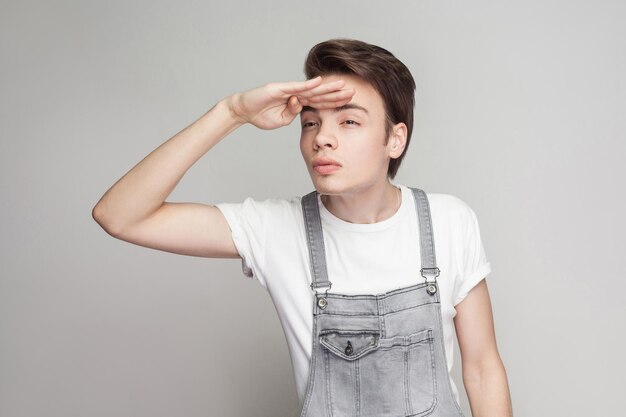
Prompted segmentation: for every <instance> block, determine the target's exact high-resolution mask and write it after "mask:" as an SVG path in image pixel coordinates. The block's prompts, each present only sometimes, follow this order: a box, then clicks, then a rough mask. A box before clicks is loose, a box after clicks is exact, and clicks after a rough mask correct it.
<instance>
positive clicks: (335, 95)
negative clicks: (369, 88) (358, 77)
mask: <svg viewBox="0 0 626 417" xmlns="http://www.w3.org/2000/svg"><path fill="white" fill-rule="evenodd" d="M354 93H355V91H354V90H353V89H351V88H349V89H345V90H339V91H334V92H331V93H326V94H321V95H317V96H313V97H309V102H311V103H321V102H323V101H338V100H344V99H346V98H351V97H352V96H354Z"/></svg>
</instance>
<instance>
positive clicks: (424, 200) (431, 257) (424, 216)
mask: <svg viewBox="0 0 626 417" xmlns="http://www.w3.org/2000/svg"><path fill="white" fill-rule="evenodd" d="M410 188H411V191H413V196H414V198H415V208H416V210H417V217H418V220H419V229H420V256H421V260H422V269H420V273H421V274H422V276H423V277H424V278H425V279H426V282H428V277H427V275H431V276H434V279H435V281H436V280H437V277H438V276H439V272H440V271H439V268H437V260H436V258H435V238H434V235H433V223H432V219H431V215H430V204H429V203H428V197H427V196H426V193H425V192H424V191H422V190H420V189H419V188H413V187H410Z"/></svg>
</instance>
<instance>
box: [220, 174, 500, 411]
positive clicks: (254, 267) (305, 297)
mask: <svg viewBox="0 0 626 417" xmlns="http://www.w3.org/2000/svg"><path fill="white" fill-rule="evenodd" d="M396 185H397V186H399V187H400V189H401V190H402V204H401V206H400V209H399V210H398V211H397V212H396V213H395V214H394V215H393V216H391V217H390V218H388V219H386V220H383V221H381V222H378V223H372V224H356V223H350V222H346V221H344V220H342V219H339V218H338V217H335V216H334V215H333V214H332V213H331V212H329V211H328V210H327V209H326V207H325V206H324V204H323V203H322V202H321V200H320V196H319V194H318V205H319V207H320V215H321V219H322V230H323V236H324V247H325V250H326V262H327V266H328V278H329V280H330V281H331V282H332V289H331V290H330V292H333V293H343V294H380V293H384V292H387V291H391V290H394V289H396V288H401V287H407V286H410V285H414V284H416V283H421V282H423V281H424V278H423V277H422V276H421V275H420V272H419V270H420V268H421V262H420V242H419V226H418V220H417V212H416V207H415V202H414V199H413V193H412V191H411V189H410V188H408V187H406V186H403V185H398V184H396ZM427 196H428V200H429V203H430V210H431V217H432V224H433V231H434V240H435V255H436V258H437V266H438V267H439V269H440V270H441V274H440V275H439V277H438V278H437V282H438V284H439V290H440V297H441V313H442V321H443V336H444V346H445V351H446V357H447V362H448V363H447V365H448V373H449V374H450V370H451V369H452V364H453V359H454V356H453V348H454V347H453V346H454V322H453V320H452V319H453V318H454V316H455V314H456V310H455V309H454V306H455V305H457V304H458V303H459V302H461V301H462V300H463V299H464V298H465V296H466V295H467V294H468V292H469V291H470V290H471V289H472V288H473V287H474V286H475V285H476V284H478V283H479V282H480V280H481V279H483V278H485V277H486V276H487V275H488V274H489V272H490V271H491V268H490V264H489V262H487V259H486V256H485V250H484V248H483V245H482V241H481V238H480V230H479V227H478V221H477V218H476V215H475V213H474V211H473V210H472V209H471V208H470V207H469V206H468V205H467V204H466V203H465V202H464V201H462V200H460V199H459V198H457V197H455V196H452V195H449V194H428V193H427ZM301 198H302V197H301V196H297V197H292V198H290V199H277V198H269V199H266V200H262V201H259V200H254V199H252V198H250V197H249V198H246V199H245V200H244V201H243V202H242V203H221V204H216V206H217V207H218V208H219V209H220V210H221V212H222V213H223V214H224V216H225V217H226V220H227V221H228V223H229V225H230V228H231V230H232V237H233V241H234V243H235V246H236V248H237V250H238V252H239V254H240V256H241V257H242V269H243V273H244V275H245V276H247V277H251V278H256V279H257V280H258V282H259V283H260V284H261V285H262V286H263V287H264V288H266V289H267V291H268V292H269V295H270V297H271V299H272V301H273V303H274V305H275V307H276V311H277V313H278V317H279V320H280V323H281V325H282V327H283V330H284V332H285V337H286V339H287V346H288V349H289V353H290V355H291V360H292V363H293V370H294V373H295V382H296V390H297V393H298V397H299V400H300V404H302V403H303V401H304V396H305V393H306V385H307V382H308V374H309V361H310V358H311V349H312V331H313V315H312V311H313V298H314V297H313V295H314V293H313V290H311V287H310V284H311V281H312V277H311V270H310V266H309V252H308V247H307V243H306V232H305V226H304V219H303V214H302V206H301ZM450 382H451V384H452V390H453V392H454V395H455V396H456V399H457V401H458V400H459V394H458V390H457V388H456V386H455V384H454V381H452V379H450Z"/></svg>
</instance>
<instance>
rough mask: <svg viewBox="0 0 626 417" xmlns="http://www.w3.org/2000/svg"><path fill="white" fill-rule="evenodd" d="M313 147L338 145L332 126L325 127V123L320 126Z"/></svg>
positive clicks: (333, 146) (334, 146)
mask: <svg viewBox="0 0 626 417" xmlns="http://www.w3.org/2000/svg"><path fill="white" fill-rule="evenodd" d="M313 147H314V148H315V149H319V148H322V147H330V148H333V149H334V148H336V147H337V139H336V138H335V133H334V132H333V131H332V129H331V128H330V127H328V126H327V127H324V125H322V126H320V128H319V129H318V131H317V133H316V135H315V138H314V140H313Z"/></svg>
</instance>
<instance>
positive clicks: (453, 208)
mask: <svg viewBox="0 0 626 417" xmlns="http://www.w3.org/2000/svg"><path fill="white" fill-rule="evenodd" d="M426 195H427V197H428V204H429V206H430V212H431V216H432V221H433V223H436V224H437V226H436V228H437V229H438V230H439V231H442V229H444V228H445V229H448V230H450V231H453V232H454V233H466V232H467V231H468V229H472V228H473V227H475V225H476V223H477V218H476V214H475V212H474V210H473V209H472V207H470V205H469V204H468V203H467V202H465V201H464V200H463V199H461V198H459V197H457V196H455V195H452V194H443V193H426Z"/></svg>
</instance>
